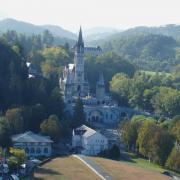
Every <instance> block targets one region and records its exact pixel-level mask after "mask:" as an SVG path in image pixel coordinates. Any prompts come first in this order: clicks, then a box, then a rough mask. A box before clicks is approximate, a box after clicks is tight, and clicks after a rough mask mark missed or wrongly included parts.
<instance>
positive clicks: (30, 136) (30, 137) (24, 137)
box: [12, 131, 53, 143]
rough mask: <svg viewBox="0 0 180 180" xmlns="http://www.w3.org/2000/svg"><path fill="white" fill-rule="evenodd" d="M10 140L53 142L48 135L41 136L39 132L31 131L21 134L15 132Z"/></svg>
mask: <svg viewBox="0 0 180 180" xmlns="http://www.w3.org/2000/svg"><path fill="white" fill-rule="evenodd" d="M12 141H13V142H19V143H22V142H48V143H53V141H52V140H51V139H50V137H49V136H42V135H39V134H35V133H33V132H31V131H28V132H25V133H22V134H17V135H13V136H12Z"/></svg>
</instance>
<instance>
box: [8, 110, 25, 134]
mask: <svg viewBox="0 0 180 180" xmlns="http://www.w3.org/2000/svg"><path fill="white" fill-rule="evenodd" d="M5 117H6V119H7V122H8V124H9V126H10V130H11V134H18V133H22V132H23V130H24V127H25V122H24V119H23V116H22V108H13V109H8V110H7V111H6V116H5Z"/></svg>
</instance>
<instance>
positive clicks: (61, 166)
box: [34, 156, 100, 180]
mask: <svg viewBox="0 0 180 180" xmlns="http://www.w3.org/2000/svg"><path fill="white" fill-rule="evenodd" d="M64 179H68V180H90V179H93V180H99V179H100V178H99V177H98V176H97V175H96V174H95V173H94V172H93V171H91V170H90V169H89V168H88V167H87V166H86V165H84V164H83V163H82V162H81V161H80V160H78V159H76V158H74V157H72V156H70V157H63V158H55V159H53V160H52V161H50V162H48V163H46V164H44V165H43V166H41V167H40V168H38V169H37V170H36V172H35V176H34V180H64Z"/></svg>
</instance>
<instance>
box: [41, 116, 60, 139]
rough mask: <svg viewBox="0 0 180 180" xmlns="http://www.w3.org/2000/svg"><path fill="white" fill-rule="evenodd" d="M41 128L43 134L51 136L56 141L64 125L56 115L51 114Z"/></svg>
mask: <svg viewBox="0 0 180 180" xmlns="http://www.w3.org/2000/svg"><path fill="white" fill-rule="evenodd" d="M40 128H41V132H42V133H43V134H45V135H48V136H50V137H51V138H52V139H53V140H54V141H55V142H58V141H59V139H60V137H61V129H62V126H61V123H60V121H59V119H58V117H57V116H56V115H51V116H49V118H48V119H46V120H44V121H43V122H42V123H41V125H40Z"/></svg>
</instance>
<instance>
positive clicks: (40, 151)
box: [25, 147, 49, 154]
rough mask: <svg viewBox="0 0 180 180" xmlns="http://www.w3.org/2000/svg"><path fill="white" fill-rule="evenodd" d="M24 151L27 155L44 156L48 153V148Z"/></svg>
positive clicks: (26, 149)
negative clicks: (42, 154)
mask: <svg viewBox="0 0 180 180" xmlns="http://www.w3.org/2000/svg"><path fill="white" fill-rule="evenodd" d="M25 151H26V153H27V154H29V153H30V154H35V153H36V154H41V153H44V154H47V153H49V151H48V148H43V149H41V148H33V147H32V148H25Z"/></svg>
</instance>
